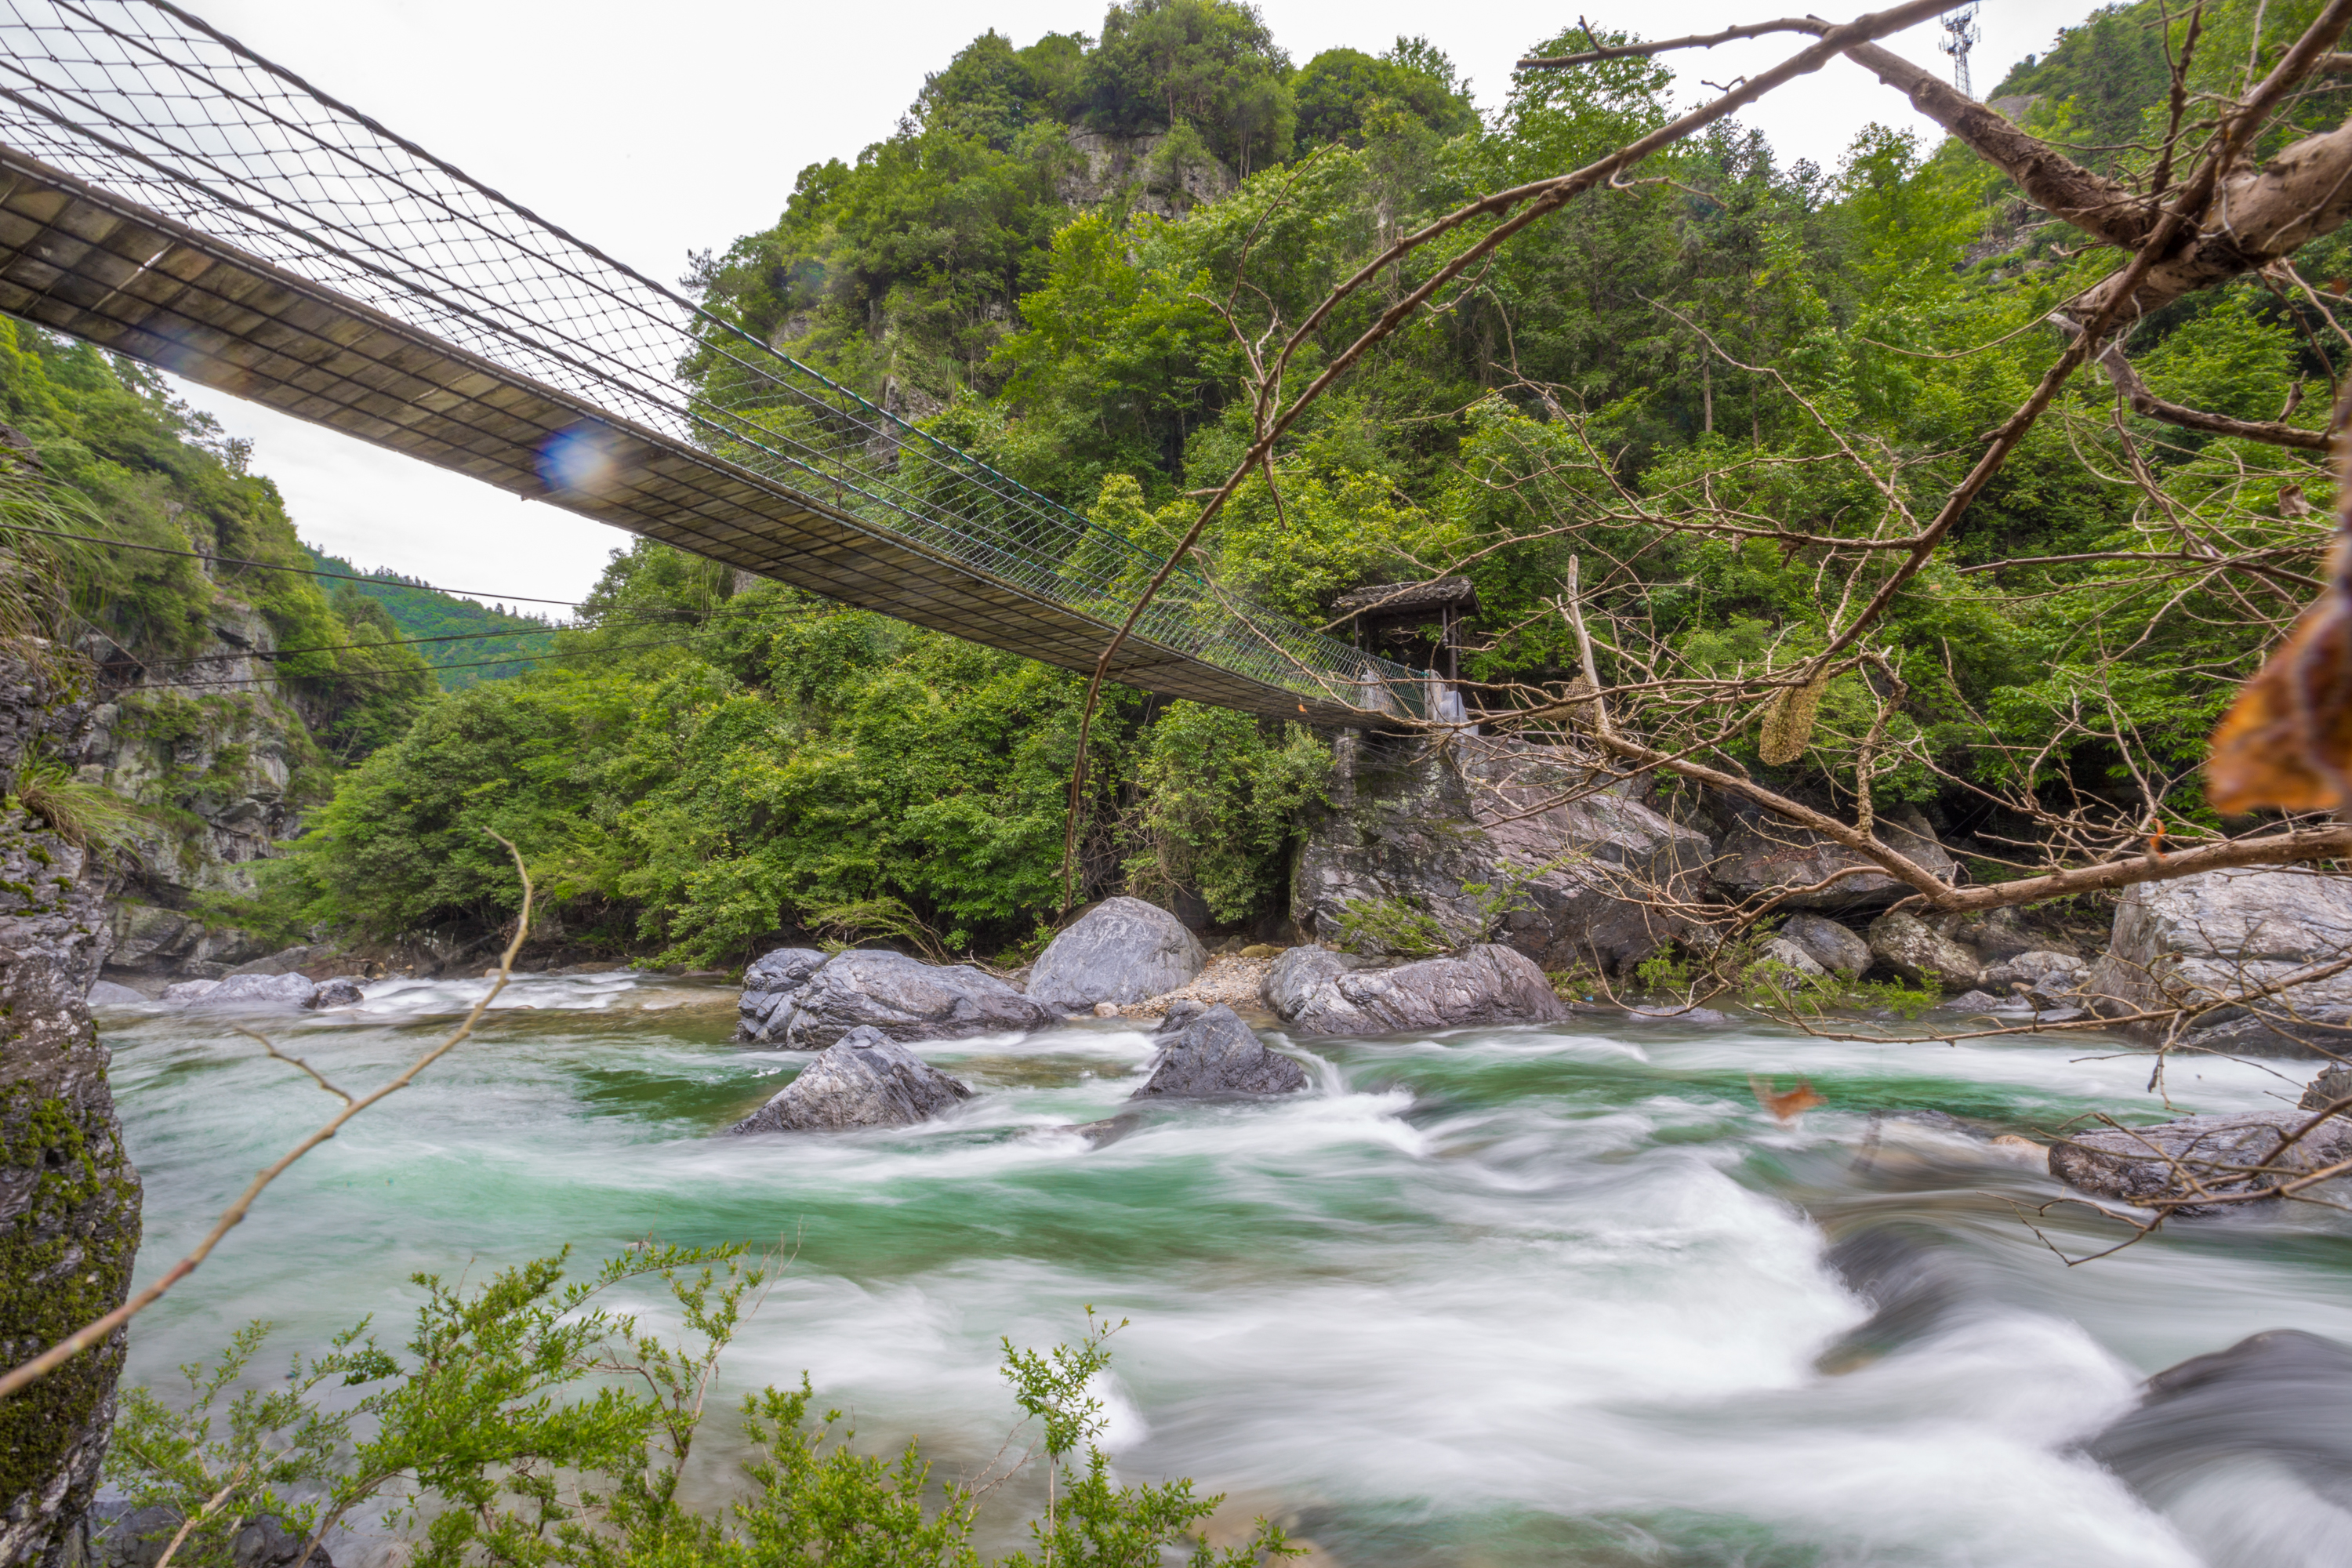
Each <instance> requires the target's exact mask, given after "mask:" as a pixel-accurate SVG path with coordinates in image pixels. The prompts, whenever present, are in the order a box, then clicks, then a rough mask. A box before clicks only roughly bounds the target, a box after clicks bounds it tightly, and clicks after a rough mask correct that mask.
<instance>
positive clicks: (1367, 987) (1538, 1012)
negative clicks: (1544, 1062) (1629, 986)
mask: <svg viewBox="0 0 2352 1568" xmlns="http://www.w3.org/2000/svg"><path fill="white" fill-rule="evenodd" d="M1265 999H1266V1005H1268V1006H1269V1007H1271V1008H1272V1009H1273V1010H1274V1012H1275V1015H1276V1016H1277V1017H1279V1018H1281V1019H1282V1021H1283V1022H1284V1023H1286V1024H1287V1025H1289V1026H1291V1027H1292V1028H1294V1029H1297V1031H1298V1032H1299V1033H1301V1034H1305V1035H1387V1034H1394V1033H1397V1032H1399V1031H1402V1030H1406V1029H1458V1028H1462V1027H1465V1026H1469V1025H1473V1024H1545V1023H1550V1022H1552V1021H1553V1020H1555V1019H1559V1018H1565V1017H1566V1016H1568V1005H1567V1004H1566V1003H1564V1002H1562V1001H1561V1000H1560V999H1559V994H1557V993H1556V992H1554V991H1553V990H1552V988H1551V982H1550V981H1549V980H1547V979H1546V978H1544V973H1543V971H1542V970H1540V969H1538V968H1537V967H1536V966H1535V962H1534V960H1532V959H1530V958H1528V956H1527V955H1526V954H1525V953H1523V952H1517V951H1515V950H1514V949H1511V948H1507V947H1502V946H1498V945H1496V944H1495V943H1493V942H1482V943H1480V944H1478V945H1477V946H1475V947H1472V948H1469V949H1468V950H1466V951H1465V952H1462V953H1460V954H1458V955H1455V956H1452V957H1446V958H1424V959H1419V960H1416V961H1415V962H1413V963H1401V964H1396V965H1394V966H1392V967H1388V968H1382V967H1380V966H1378V965H1377V964H1376V963H1375V962H1374V961H1372V960H1370V959H1364V958H1358V957H1355V956H1354V955H1352V954H1349V953H1344V952H1332V951H1331V950H1330V949H1328V948H1321V947H1294V948H1292V949H1291V950H1290V951H1289V952H1286V953H1284V954H1283V955H1282V956H1281V957H1280V958H1279V959H1277V960H1276V961H1275V965H1274V968H1273V969H1272V970H1271V971H1269V972H1268V973H1267V974H1266V977H1265Z"/></svg>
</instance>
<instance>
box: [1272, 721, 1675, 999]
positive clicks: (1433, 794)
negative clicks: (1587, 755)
mask: <svg viewBox="0 0 2352 1568" xmlns="http://www.w3.org/2000/svg"><path fill="white" fill-rule="evenodd" d="M1349 750H1351V751H1352V752H1354V755H1353V757H1352V758H1351V759H1349V761H1348V762H1347V763H1346V764H1345V766H1344V767H1343V769H1342V772H1341V776H1340V778H1339V781H1338V784H1337V786H1336V787H1335V789H1334V791H1333V805H1332V808H1331V810H1330V811H1329V812H1328V814H1327V815H1326V816H1323V817H1322V819H1321V820H1319V821H1318V822H1316V823H1315V824H1314V825H1313V826H1311V827H1310V829H1309V831H1308V833H1307V839H1306V842H1305V843H1304V845H1303V846H1302V847H1300V850H1299V855H1298V859H1297V864H1296V868H1295V869H1294V871H1293V875H1292V879H1291V918H1292V919H1293V920H1294V921H1297V924H1298V927H1299V929H1300V930H1301V931H1305V932H1307V933H1308V934H1310V935H1311V936H1313V937H1315V938H1317V939H1318V940H1320V941H1323V942H1334V941H1337V940H1339V937H1340V935H1341V933H1342V931H1344V930H1345V929H1346V928H1347V924H1348V920H1347V917H1348V916H1349V910H1350V908H1351V907H1365V906H1370V905H1378V904H1383V903H1384V904H1386V905H1388V906H1391V907H1402V908H1405V909H1409V910H1414V911H1417V912H1419V913H1421V914H1423V915H1425V916H1426V917H1427V918H1428V919H1429V920H1430V921H1433V922H1434V924H1435V926H1436V928H1437V930H1438V931H1440V932H1442V933H1443V935H1444V938H1445V939H1446V940H1447V941H1448V942H1458V943H1470V942H1486V941H1492V942H1499V943H1502V944H1504V945H1506V946H1507V947H1510V948H1513V949H1515V950H1517V952H1521V953H1524V954H1525V955H1527V956H1528V957H1529V958H1531V959H1533V960H1535V961H1536V963H1537V964H1538V965H1539V966H1540V967H1542V968H1545V969H1570V968H1575V967H1578V966H1582V965H1591V966H1594V967H1598V968H1601V969H1605V970H1607V971H1609V972H1611V973H1623V972H1625V971H1627V970H1629V969H1631V968H1632V967H1633V965H1634V964H1636V963H1640V962H1642V960H1643V959H1645V958H1648V957H1650V956H1652V955H1653V954H1654V953H1655V952H1658V950H1659V949H1660V948H1661V947H1663V946H1664V945H1665V944H1666V943H1668V942H1696V943H1699V944H1701V945H1704V944H1705V943H1706V942H1707V941H1708V940H1710V938H1709V935H1708V933H1707V932H1706V931H1704V930H1703V929H1702V928H1700V927H1698V926H1696V924H1694V923H1693V922H1692V921H1689V920H1688V919H1686V918H1685V917H1684V916H1682V915H1680V914H1677V913H1675V912H1674V911H1673V910H1669V909H1667V908H1664V907H1663V906H1662V903H1661V900H1660V895H1661V894H1664V895H1665V897H1666V899H1667V900H1681V901H1684V902H1685V903H1696V902H1699V901H1703V900H1704V899H1705V898H1706V894H1707V890H1708V889H1707V884H1706V862H1707V859H1708V858H1709V854H1710V847H1709V844H1708V841H1707V837H1706V835H1705V834H1703V833H1701V832H1699V831H1698V830H1696V829H1695V828H1692V827H1687V826H1683V825H1681V824H1679V823H1675V822H1672V821H1669V820H1668V819H1667V818H1666V817H1664V816H1661V815H1659V814H1658V813H1657V812H1655V811H1653V810H1652V809H1651V808H1650V807H1649V806H1647V805H1643V803H1642V802H1641V801H1640V800H1638V799H1634V798H1633V797H1631V796H1630V795H1626V794H1624V793H1622V788H1621V787H1612V788H1611V789H1609V790H1604V791H1602V792H1601V793H1599V794H1594V795H1582V796H1581V797H1580V798H1564V797H1568V796H1571V795H1575V794H1576V792H1578V791H1579V790H1580V789H1584V788H1588V787H1589V786H1590V784H1591V780H1590V779H1589V778H1588V777H1587V776H1586V774H1585V773H1584V772H1583V771H1582V770H1581V769H1578V768H1574V767H1571V766H1569V765H1567V764H1566V763H1563V762H1562V761H1561V760H1560V759H1559V756H1558V755H1557V753H1555V752H1553V751H1552V749H1551V748H1549V747H1544V746H1530V745H1526V744H1524V743H1521V742H1516V741H1511V742H1498V741H1490V740H1480V739H1477V738H1475V737H1473V738H1469V739H1465V740H1462V741H1459V742H1455V743H1454V744H1452V745H1449V746H1448V747H1446V748H1444V750H1442V751H1437V750H1431V749H1428V748H1424V747H1419V746H1417V745H1407V744H1405V743H1404V742H1383V741H1377V740H1365V741H1362V742H1349ZM1479 889H1484V890H1483V891H1480V890H1479Z"/></svg>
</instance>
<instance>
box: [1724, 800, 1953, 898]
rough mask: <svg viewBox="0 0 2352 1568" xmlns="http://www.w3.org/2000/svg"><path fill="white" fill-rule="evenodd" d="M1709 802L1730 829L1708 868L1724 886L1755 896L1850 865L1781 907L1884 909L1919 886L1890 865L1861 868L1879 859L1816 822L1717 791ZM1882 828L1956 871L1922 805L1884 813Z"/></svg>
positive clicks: (1942, 872) (1944, 872)
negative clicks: (1815, 826) (1819, 829)
mask: <svg viewBox="0 0 2352 1568" xmlns="http://www.w3.org/2000/svg"><path fill="white" fill-rule="evenodd" d="M1709 804H1710V805H1711V807H1712V809H1713V811H1714V813H1715V815H1716V816H1717V819H1718V820H1719V821H1720V822H1721V823H1722V825H1723V828H1724V832H1723V840H1722V842H1721V843H1720V844H1718V845H1717V847H1716V858H1715V862H1714V864H1713V865H1712V866H1710V867H1709V868H1708V869H1709V870H1710V871H1711V872H1712V873H1713V874H1714V877H1715V879H1716V881H1717V883H1718V884H1719V885H1720V886H1721V887H1722V888H1723V889H1724V890H1725V891H1727V892H1729V893H1731V894H1733V895H1734V896H1736V897H1738V898H1742V899H1752V898H1758V897H1760V896H1762V895H1764V894H1767V893H1770V892H1773V891H1775V890H1777V889H1782V888H1813V887H1814V885H1815V884H1816V883H1820V882H1828V881H1829V879H1830V878H1832V877H1833V876H1836V875H1837V873H1839V872H1840V871H1849V870H1851V871H1852V875H1849V876H1843V877H1838V879H1837V880H1836V881H1834V882H1830V885H1829V886H1828V887H1825V888H1818V889H1815V890H1814V891H1812V892H1808V893H1791V894H1790V895H1789V896H1788V897H1787V898H1785V899H1784V900H1781V906H1780V907H1781V908H1783V909H1794V910H1873V909H1884V908H1885V907H1886V906H1887V905H1888V904H1891V903H1893V902H1895V900H1897V899H1901V898H1904V897H1906V896H1907V895H1908V894H1909V893H1910V892H1911V889H1910V888H1908V887H1907V886H1906V885H1905V884H1903V883H1901V882H1898V881H1896V880H1895V879H1894V878H1892V877H1890V876H1888V875H1886V873H1885V872H1884V871H1878V870H1867V871H1865V870H1855V869H1853V868H1857V867H1864V866H1874V865H1875V864H1876V862H1875V861H1872V860H1867V859H1864V858H1863V857H1861V856H1859V855H1857V854H1855V853H1854V852H1853V850H1851V849H1848V848H1846V847H1844V846H1843V845H1842V844H1839V843H1836V842H1835V841H1834V840H1832V839H1828V838H1824V837H1822V836H1821V835H1820V834H1818V833H1815V832H1813V831H1812V830H1811V829H1810V828H1805V827H1799V826H1796V825H1795V824H1793V823H1790V822H1785V821H1783V820H1781V819H1780V817H1777V816H1773V815H1771V814H1770V813H1769V812H1767V811H1764V810H1762V809H1761V808H1759V807H1758V806H1755V805H1750V804H1749V803H1748V802H1746V801H1740V800H1733V799H1731V798H1729V797H1727V796H1720V797H1716V798H1714V799H1712V800H1711V801H1710V803H1709ZM1876 831H1877V834H1878V839H1879V842H1880V843H1882V844H1884V845H1885V846H1886V847H1888V848H1889V849H1892V850H1894V851H1895V853H1897V854H1899V855H1902V856H1905V857H1906V858H1908V859H1910V860H1911V862H1912V863H1913V864H1914V865H1916V866H1917V867H1918V868H1920V869H1921V870H1923V871H1926V872H1927V873H1928V874H1929V875H1931V876H1936V877H1941V878H1944V879H1947V880H1948V879H1950V877H1951V875H1952V870H1953V862H1952V858H1951V856H1949V855H1948V854H1947V853H1945V851H1944V847H1943V845H1941V844H1940V843H1938V842H1937V839H1936V830H1935V828H1934V827H1933V826H1931V825H1930V824H1929V823H1928V821H1927V818H1926V817H1925V816H1921V815H1920V813H1919V808H1918V807H1917V806H1910V805H1906V806H1901V807H1898V808H1897V809H1896V810H1895V811H1893V812H1890V813H1888V814H1887V815H1885V816H1881V817H1880V818H1879V819H1878V822H1877V826H1876Z"/></svg>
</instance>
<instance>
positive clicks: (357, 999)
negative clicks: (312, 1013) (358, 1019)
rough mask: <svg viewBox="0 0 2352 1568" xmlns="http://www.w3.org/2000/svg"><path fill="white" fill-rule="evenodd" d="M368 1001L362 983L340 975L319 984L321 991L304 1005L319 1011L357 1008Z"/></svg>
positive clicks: (314, 994) (348, 976)
mask: <svg viewBox="0 0 2352 1568" xmlns="http://www.w3.org/2000/svg"><path fill="white" fill-rule="evenodd" d="M366 1000H367V993H366V992H365V991H362V990H361V989H360V983H359V982H358V981H356V980H354V979H352V977H351V976H350V975H348V974H338V975H336V976H335V977H334V978H333V979H331V980H321V981H320V982H319V989H318V990H317V991H316V992H315V993H313V994H312V995H311V997H310V1001H308V1002H306V1003H304V1004H303V1005H304V1006H307V1007H310V1008H313V1009H316V1010H319V1011H324V1010H325V1009H327V1008H329V1007H356V1006H358V1005H360V1004H361V1003H362V1002H364V1001H366Z"/></svg>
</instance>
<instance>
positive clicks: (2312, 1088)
mask: <svg viewBox="0 0 2352 1568" xmlns="http://www.w3.org/2000/svg"><path fill="white" fill-rule="evenodd" d="M2342 1100H2352V1068H2347V1067H2333V1068H2321V1069H2320V1073H2319V1076H2318V1077H2317V1078H2315V1079H2312V1080H2311V1081H2310V1082H2309V1083H2308V1084H2306V1085H2305V1086H2304V1090H2303V1098H2302V1099H2301V1100H2296V1101H2295V1102H2294V1104H2295V1109H2296V1110H2326V1109H2327V1108H2328V1107H2329V1106H2331V1105H2335V1104H2336V1103H2338V1102H2339V1101H2342ZM2344 1114H2345V1112H2344V1111H2341V1110H2339V1111H2337V1112H2336V1115H2338V1116H2342V1115H2344Z"/></svg>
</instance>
